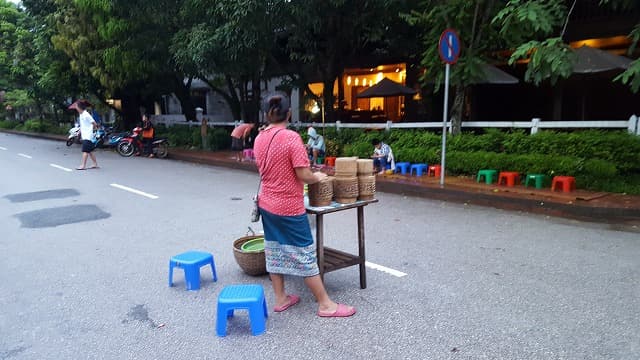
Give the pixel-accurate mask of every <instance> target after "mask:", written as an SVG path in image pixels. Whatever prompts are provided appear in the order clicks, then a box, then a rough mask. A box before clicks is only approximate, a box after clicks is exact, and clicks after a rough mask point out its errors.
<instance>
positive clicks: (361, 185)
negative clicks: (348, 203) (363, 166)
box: [358, 175, 376, 200]
mask: <svg viewBox="0 0 640 360" xmlns="http://www.w3.org/2000/svg"><path fill="white" fill-rule="evenodd" d="M375 195H376V176H375V175H363V176H358V200H373V197H374V196H375Z"/></svg>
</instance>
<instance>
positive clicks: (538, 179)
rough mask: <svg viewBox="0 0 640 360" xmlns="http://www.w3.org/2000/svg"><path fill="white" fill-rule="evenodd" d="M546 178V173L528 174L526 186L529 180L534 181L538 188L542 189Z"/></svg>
mask: <svg viewBox="0 0 640 360" xmlns="http://www.w3.org/2000/svg"><path fill="white" fill-rule="evenodd" d="M546 178H547V176H546V175H545V174H527V177H526V180H525V181H524V187H528V186H529V182H530V181H533V183H534V185H535V186H536V189H542V187H543V186H544V181H545V180H546Z"/></svg>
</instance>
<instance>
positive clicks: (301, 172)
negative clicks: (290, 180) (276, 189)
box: [296, 167, 327, 184]
mask: <svg viewBox="0 0 640 360" xmlns="http://www.w3.org/2000/svg"><path fill="white" fill-rule="evenodd" d="M296 176H297V177H298V179H300V180H301V181H303V182H304V183H307V184H315V183H317V182H319V181H322V180H323V179H325V178H326V177H327V174H325V173H323V172H319V171H318V172H312V171H311V169H310V168H308V167H297V168H296Z"/></svg>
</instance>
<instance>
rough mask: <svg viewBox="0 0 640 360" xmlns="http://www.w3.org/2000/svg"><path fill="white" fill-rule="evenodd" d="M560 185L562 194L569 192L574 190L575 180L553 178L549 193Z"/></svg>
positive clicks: (563, 177)
mask: <svg viewBox="0 0 640 360" xmlns="http://www.w3.org/2000/svg"><path fill="white" fill-rule="evenodd" d="M559 185H562V192H571V191H573V190H575V189H576V178H575V177H573V176H554V177H553V180H551V191H556V188H557V187H558V186H559Z"/></svg>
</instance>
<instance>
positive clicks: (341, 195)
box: [309, 157, 376, 207]
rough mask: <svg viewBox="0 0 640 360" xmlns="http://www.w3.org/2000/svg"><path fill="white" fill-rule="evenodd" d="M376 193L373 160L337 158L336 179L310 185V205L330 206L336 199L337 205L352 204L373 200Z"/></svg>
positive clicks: (328, 178) (331, 178)
mask: <svg viewBox="0 0 640 360" xmlns="http://www.w3.org/2000/svg"><path fill="white" fill-rule="evenodd" d="M375 193H376V176H375V175H374V172H373V160H371V159H358V158H357V157H339V158H336V165H335V177H332V176H328V177H327V178H326V179H324V180H323V181H320V182H318V183H315V184H310V185H309V205H311V206H316V207H319V206H328V205H330V204H331V201H332V200H333V199H334V198H335V201H336V202H337V203H341V204H352V203H354V202H356V201H358V200H373V198H374V196H375Z"/></svg>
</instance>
